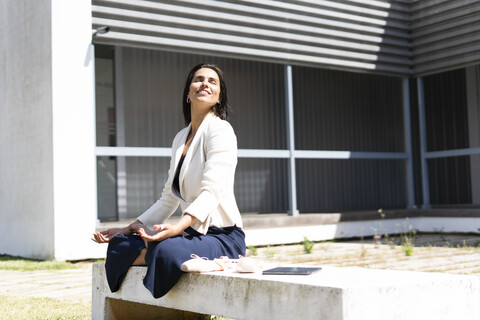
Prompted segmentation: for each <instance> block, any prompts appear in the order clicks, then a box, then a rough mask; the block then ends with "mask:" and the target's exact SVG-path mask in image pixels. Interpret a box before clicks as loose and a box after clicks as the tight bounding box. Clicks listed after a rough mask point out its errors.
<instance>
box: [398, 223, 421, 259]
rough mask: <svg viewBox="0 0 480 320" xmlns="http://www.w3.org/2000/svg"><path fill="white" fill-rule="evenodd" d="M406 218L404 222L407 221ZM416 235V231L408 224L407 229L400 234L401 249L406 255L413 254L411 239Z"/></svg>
mask: <svg viewBox="0 0 480 320" xmlns="http://www.w3.org/2000/svg"><path fill="white" fill-rule="evenodd" d="M408 221H409V220H408V218H407V219H406V223H405V224H407V223H408ZM416 235H417V231H415V230H413V229H412V225H409V226H408V231H405V232H404V233H402V235H401V245H402V250H403V252H404V253H405V255H406V256H411V255H413V240H414V239H415V236H416Z"/></svg>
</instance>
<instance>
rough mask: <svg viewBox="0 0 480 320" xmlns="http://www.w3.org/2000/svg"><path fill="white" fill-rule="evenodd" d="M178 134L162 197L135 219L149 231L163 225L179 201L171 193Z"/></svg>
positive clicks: (173, 146)
mask: <svg viewBox="0 0 480 320" xmlns="http://www.w3.org/2000/svg"><path fill="white" fill-rule="evenodd" d="M180 133H181V132H180ZM180 133H179V134H178V135H177V136H176V137H175V139H174V140H173V144H172V156H171V158H170V168H169V169H168V179H167V182H166V183H165V186H164V188H163V191H162V196H161V197H160V199H159V200H157V202H155V203H154V204H153V205H152V206H151V207H150V208H148V209H147V210H146V211H145V212H144V213H142V214H141V215H140V216H139V217H138V218H137V220H139V221H141V222H142V223H143V224H144V225H145V226H146V227H148V228H150V229H153V226H154V225H156V224H161V223H164V222H165V221H166V220H167V219H168V218H170V216H171V215H172V214H173V213H174V212H175V210H176V209H177V207H178V205H179V199H178V198H177V197H175V196H174V195H173V193H172V183H173V178H174V174H175V173H174V172H175V151H176V150H177V147H178V144H179V140H180V136H181V134H180Z"/></svg>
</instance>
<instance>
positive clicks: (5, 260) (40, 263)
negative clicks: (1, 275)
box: [0, 254, 77, 271]
mask: <svg viewBox="0 0 480 320" xmlns="http://www.w3.org/2000/svg"><path fill="white" fill-rule="evenodd" d="M73 268H77V266H76V265H75V264H73V263H70V262H67V261H56V260H34V259H26V258H21V257H14V256H9V255H3V254H2V255H0V270H13V271H35V270H62V269H73Z"/></svg>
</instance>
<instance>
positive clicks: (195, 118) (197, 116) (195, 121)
mask: <svg viewBox="0 0 480 320" xmlns="http://www.w3.org/2000/svg"><path fill="white" fill-rule="evenodd" d="M202 111H203V112H194V108H192V111H191V112H192V113H191V117H192V128H191V130H190V131H191V133H192V136H194V135H195V133H196V132H197V130H198V128H199V127H200V125H201V124H202V121H203V119H205V117H206V116H207V115H208V114H209V113H210V112H212V110H211V109H208V110H202Z"/></svg>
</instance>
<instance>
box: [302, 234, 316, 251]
mask: <svg viewBox="0 0 480 320" xmlns="http://www.w3.org/2000/svg"><path fill="white" fill-rule="evenodd" d="M302 244H303V252H305V253H307V254H310V253H312V252H313V246H314V244H315V242H313V241H310V240H308V238H307V237H303V241H302Z"/></svg>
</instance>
